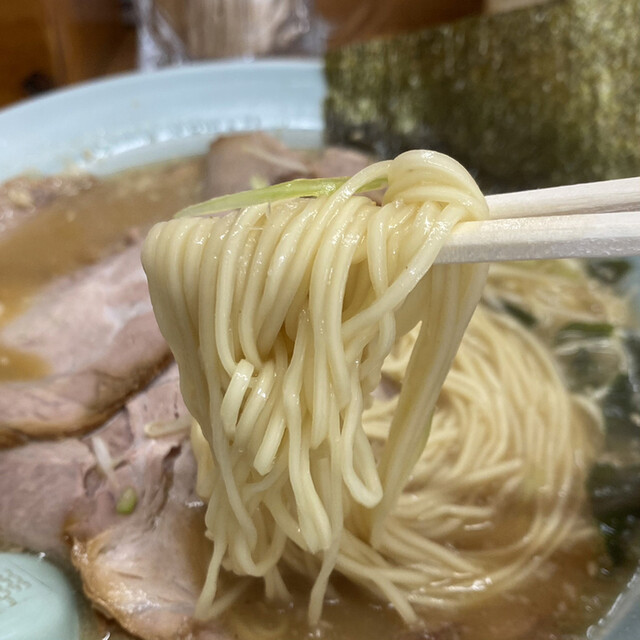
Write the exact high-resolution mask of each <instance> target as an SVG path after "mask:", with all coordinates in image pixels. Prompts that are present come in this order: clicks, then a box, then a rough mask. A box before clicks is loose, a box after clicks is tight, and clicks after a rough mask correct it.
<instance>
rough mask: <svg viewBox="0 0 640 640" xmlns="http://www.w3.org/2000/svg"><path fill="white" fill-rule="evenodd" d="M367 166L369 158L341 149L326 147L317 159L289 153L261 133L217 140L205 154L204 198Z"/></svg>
mask: <svg viewBox="0 0 640 640" xmlns="http://www.w3.org/2000/svg"><path fill="white" fill-rule="evenodd" d="M371 162H372V159H371V157H370V156H368V155H366V154H364V153H361V152H360V151H356V150H353V149H345V148H342V147H327V148H326V149H324V150H323V151H322V152H321V153H320V154H318V155H316V154H312V153H308V152H303V151H300V150H297V149H291V148H289V147H287V146H286V145H285V144H283V143H282V142H281V141H280V140H278V138H276V137H274V136H272V135H270V134H268V133H264V132H262V131H255V132H251V133H237V134H234V135H228V136H221V137H219V138H217V139H216V140H214V142H212V143H211V145H210V146H209V151H208V153H207V158H206V181H205V196H206V197H207V198H215V197H218V196H223V195H227V194H229V193H237V192H238V191H247V190H249V189H253V188H255V187H256V186H266V185H271V184H277V183H279V182H286V181H287V180H294V179H296V178H334V177H341V176H352V175H354V174H355V173H357V172H358V171H360V170H361V169H364V168H365V167H367V166H368V165H369V164H371Z"/></svg>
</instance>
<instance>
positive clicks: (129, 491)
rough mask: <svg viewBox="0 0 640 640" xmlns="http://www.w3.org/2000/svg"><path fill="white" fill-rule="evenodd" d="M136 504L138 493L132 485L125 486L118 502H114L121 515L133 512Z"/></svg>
mask: <svg viewBox="0 0 640 640" xmlns="http://www.w3.org/2000/svg"><path fill="white" fill-rule="evenodd" d="M137 504H138V494H137V493H136V492H135V489H133V488H132V487H127V488H126V489H125V490H124V491H123V492H122V495H121V496H120V498H119V499H118V502H117V503H116V511H117V512H118V513H120V514H122V515H123V516H128V515H129V514H130V513H133V510H134V509H135V508H136V505H137Z"/></svg>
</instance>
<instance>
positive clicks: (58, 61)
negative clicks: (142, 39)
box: [0, 0, 136, 106]
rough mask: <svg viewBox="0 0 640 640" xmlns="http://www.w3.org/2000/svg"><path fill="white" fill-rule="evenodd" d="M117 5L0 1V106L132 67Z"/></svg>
mask: <svg viewBox="0 0 640 640" xmlns="http://www.w3.org/2000/svg"><path fill="white" fill-rule="evenodd" d="M135 56H136V35H135V29H134V28H133V27H132V26H127V25H125V24H123V22H122V20H121V15H120V4H119V2H118V0H0V106H3V105H7V104H9V103H11V102H14V101H16V100H20V99H22V98H26V97H28V96H30V95H33V94H34V93H38V92H39V91H41V90H43V89H46V88H51V87H59V86H64V85H67V84H72V83H74V82H79V81H81V80H86V79H89V78H94V77H98V76H102V75H107V74H110V73H116V72H118V71H123V70H126V69H132V68H134V67H135Z"/></svg>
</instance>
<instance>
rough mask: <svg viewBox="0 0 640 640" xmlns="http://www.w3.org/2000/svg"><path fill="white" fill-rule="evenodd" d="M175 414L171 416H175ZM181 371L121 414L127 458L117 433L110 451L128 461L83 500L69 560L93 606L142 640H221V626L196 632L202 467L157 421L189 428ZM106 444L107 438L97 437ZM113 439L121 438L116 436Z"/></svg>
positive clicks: (202, 549) (71, 530) (202, 548)
mask: <svg viewBox="0 0 640 640" xmlns="http://www.w3.org/2000/svg"><path fill="white" fill-rule="evenodd" d="M172 407H174V409H172ZM186 415H187V414H186V410H185V409H184V405H182V401H181V399H180V394H179V388H178V380H177V369H176V368H175V367H172V368H171V369H170V373H169V374H167V376H164V381H163V382H162V383H161V384H158V385H155V386H154V387H152V388H151V389H150V390H149V391H148V392H145V393H143V394H140V395H139V396H136V398H134V399H132V400H131V401H130V402H129V403H128V404H127V408H126V413H125V412H123V414H122V417H123V418H124V419H126V424H127V431H128V432H129V433H130V434H131V436H130V442H129V444H128V446H126V447H125V448H124V450H123V445H122V439H121V437H120V436H117V434H119V433H122V428H118V429H115V430H113V431H111V435H110V436H109V438H108V440H107V439H106V440H105V444H107V445H108V448H109V452H110V454H111V455H112V456H114V455H115V456H117V457H119V458H121V459H122V462H120V464H118V465H117V466H116V468H115V469H114V474H113V479H112V481H111V483H110V484H111V485H113V484H115V485H117V490H116V491H114V490H113V487H112V486H109V483H108V482H106V481H105V480H101V482H100V484H99V486H98V488H97V489H95V490H94V491H89V492H87V493H86V494H85V495H84V496H83V497H81V498H80V499H79V500H77V501H76V503H75V505H74V507H73V509H72V511H71V513H70V515H69V517H68V519H67V534H68V535H69V536H70V538H71V540H72V552H71V557H72V561H73V564H74V566H75V567H76V569H77V570H78V571H79V573H80V576H81V579H82V585H83V589H84V591H85V593H86V595H87V596H88V597H89V598H90V600H91V601H92V603H93V604H94V606H96V608H98V609H99V610H100V611H101V612H102V613H103V614H105V615H106V616H108V617H110V618H113V619H114V620H116V621H117V622H118V623H119V624H120V625H121V626H122V627H123V628H124V629H125V630H127V631H129V632H130V633H132V634H134V635H136V636H139V637H140V638H144V639H145V640H180V639H184V640H186V639H189V640H216V639H220V638H225V637H228V634H225V632H224V630H223V629H222V628H221V627H220V626H219V623H216V622H213V623H209V624H208V625H206V626H204V627H203V626H199V625H198V624H197V623H196V622H195V621H194V620H193V612H194V608H195V603H196V600H197V598H198V595H199V593H200V590H201V588H202V585H203V584H204V579H205V572H206V568H207V565H208V561H209V558H210V556H211V544H210V542H209V541H208V540H207V539H206V538H205V535H204V505H203V503H202V501H201V500H200V499H199V498H198V496H197V495H196V494H195V482H196V463H195V460H194V457H193V454H192V452H191V446H190V444H189V441H188V438H186V435H185V431H183V432H182V435H176V436H167V437H161V438H157V439H153V438H149V437H147V436H146V435H145V426H146V425H148V424H149V423H150V422H152V421H160V422H164V421H169V420H171V419H173V418H174V417H176V416H177V418H178V420H181V419H184V417H185V416H186ZM97 435H98V437H100V434H99V433H98V434H97ZM114 436H115V437H114ZM129 488H131V489H133V491H134V492H135V495H136V496H137V504H136V506H135V508H134V510H133V511H132V512H131V513H130V514H128V515H120V514H118V513H117V511H116V504H117V496H118V495H121V494H122V491H124V490H127V489H129Z"/></svg>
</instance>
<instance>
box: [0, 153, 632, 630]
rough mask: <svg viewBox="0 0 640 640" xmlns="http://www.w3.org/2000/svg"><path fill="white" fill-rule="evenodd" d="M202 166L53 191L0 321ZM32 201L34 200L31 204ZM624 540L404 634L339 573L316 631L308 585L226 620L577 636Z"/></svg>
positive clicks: (5, 376) (245, 605) (4, 243)
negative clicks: (286, 598) (283, 600)
mask: <svg viewBox="0 0 640 640" xmlns="http://www.w3.org/2000/svg"><path fill="white" fill-rule="evenodd" d="M203 171H204V168H203V160H202V159H200V158H195V159H187V160H182V161H177V162H172V163H169V164H163V165H159V166H150V167H143V168H140V169H135V170H131V171H128V172H125V173H123V174H119V175H116V176H113V177H110V178H108V179H105V180H94V181H89V183H88V184H87V185H85V186H84V187H83V188H82V189H80V190H78V192H77V193H74V194H72V195H65V196H62V197H60V198H56V199H55V200H54V201H53V202H51V203H49V204H45V205H44V206H42V207H39V208H38V211H37V213H35V214H34V215H32V216H29V217H28V219H25V222H23V223H20V224H19V225H17V226H16V227H15V228H13V229H10V230H8V231H5V232H4V233H3V234H2V235H0V274H1V278H0V327H1V326H2V325H3V324H6V323H8V322H9V321H10V320H11V319H12V318H15V317H17V316H18V315H19V314H20V313H21V312H23V311H24V310H25V309H27V308H28V306H29V301H30V299H31V298H32V296H34V295H35V294H36V293H37V292H38V291H39V290H40V289H41V288H42V287H44V286H46V285H47V283H49V282H51V281H52V280H53V279H55V278H56V277H58V276H60V275H63V274H68V273H71V272H73V271H74V270H76V269H80V268H82V267H84V266H86V265H88V264H92V263H94V262H96V261H99V260H101V259H102V258H104V257H105V256H107V255H109V254H111V253H113V252H115V251H117V250H118V249H121V248H122V247H124V246H126V245H127V244H130V243H131V242H132V241H133V240H135V239H138V238H140V237H142V235H143V234H144V233H145V232H146V230H147V229H148V228H149V226H150V225H151V224H152V223H153V222H155V221H157V220H163V219H167V218H169V217H170V216H171V215H172V214H174V213H175V212H176V211H178V210H180V209H181V208H183V207H185V206H186V205H188V204H191V203H194V202H197V201H199V200H200V199H201V194H202V181H203ZM30 207H31V205H30V204H29V203H27V204H26V205H25V207H24V208H25V210H28V209H30ZM513 311H514V310H513V309H511V312H513ZM515 311H516V312H517V311H519V310H515ZM520 311H521V310H520ZM507 312H509V310H508V309H507ZM524 319H525V320H526V318H524ZM543 333H544V332H543ZM543 337H544V339H546V340H548V341H549V342H550V341H552V340H553V338H552V337H550V336H543ZM559 366H561V365H559ZM46 372H47V365H46V363H45V362H44V361H42V360H40V359H39V358H38V357H37V356H34V355H33V354H26V353H20V352H17V351H15V350H13V349H11V348H10V347H6V346H4V347H3V345H2V344H1V343H0V381H16V380H28V379H36V378H38V377H41V376H43V375H46ZM570 382H571V381H570ZM609 445H610V447H609V450H608V451H607V453H606V456H607V459H616V460H617V459H619V458H620V457H622V456H623V455H624V456H626V457H627V460H626V462H633V463H637V461H638V460H640V456H637V451H636V452H634V447H635V448H636V449H637V443H636V444H634V445H632V446H630V445H629V444H628V441H627V440H626V439H624V440H621V441H617V442H615V443H613V442H610V443H609ZM622 452H624V453H622ZM603 455H604V454H603ZM199 508H200V509H201V510H202V509H203V508H202V507H199ZM585 508H586V507H585ZM509 517H510V518H511V521H510V522H509V523H507V525H506V526H507V528H511V529H512V530H514V531H517V530H518V526H519V517H520V515H519V514H518V513H517V512H514V513H512V514H510V515H509ZM586 517H588V516H586ZM595 526H596V525H595V524H594V527H595ZM625 535H626V538H625V545H626V550H625V559H626V562H620V558H619V557H618V558H617V557H614V556H615V554H612V552H611V548H607V546H606V544H605V542H606V540H605V539H604V538H602V537H599V536H593V537H591V538H589V539H588V540H584V541H581V542H579V543H577V544H575V545H573V546H572V547H570V548H567V549H563V550H562V551H560V552H558V553H556V554H554V555H553V556H552V557H551V558H550V559H548V560H546V561H544V562H543V563H542V564H541V566H540V567H539V570H538V571H537V572H536V574H535V576H534V578H533V579H531V580H530V581H529V582H528V583H527V584H526V585H524V586H521V587H519V588H518V589H517V590H515V591H512V592H509V593H508V594H507V595H501V596H499V597H496V598H493V599H491V600H489V601H485V602H483V603H482V604H481V605H479V606H477V607H475V608H468V609H465V610H464V611H456V610H447V611H434V610H429V611H425V612H423V619H424V628H420V629H407V628H406V627H405V626H404V625H403V624H402V623H401V621H400V620H399V618H398V616H397V615H396V614H395V612H394V611H393V610H392V609H391V608H390V607H389V606H387V605H384V604H381V603H380V602H378V601H376V600H375V599H373V598H371V597H369V596H367V595H366V594H364V593H362V592H361V591H360V590H359V589H357V588H356V587H354V586H353V585H351V584H349V583H348V582H347V581H346V580H345V579H343V578H341V577H339V576H335V577H334V579H333V581H332V584H331V587H330V589H329V595H328V598H327V601H326V603H325V609H324V615H323V621H322V623H321V625H320V626H319V627H318V628H317V629H309V627H308V626H307V623H306V613H307V612H306V604H307V594H308V588H309V585H307V584H304V583H301V582H300V581H298V583H296V585H297V589H296V590H295V592H294V603H293V604H291V605H287V606H286V607H280V606H278V605H277V604H273V603H268V602H265V601H264V598H263V597H262V587H261V586H260V585H258V584H256V585H255V587H253V588H251V589H250V590H249V591H247V592H246V593H245V595H244V596H243V597H242V598H241V599H240V600H239V601H238V602H237V603H236V605H234V607H233V608H232V609H231V610H230V611H229V612H228V613H226V614H225V623H226V626H227V628H228V629H229V637H233V638H242V639H245V638H246V639H249V638H287V639H289V640H294V639H297V638H300V639H302V638H327V639H332V640H352V639H354V638H365V637H366V638H371V639H377V638H379V639H380V640H382V639H385V640H467V639H468V640H472V639H473V640H484V639H485V638H486V639H487V640H488V639H493V638H501V639H502V640H509V639H513V640H516V639H518V638H521V639H525V638H526V639H527V640H552V639H559V638H563V639H565V640H569V639H571V638H580V637H583V636H584V634H585V632H586V629H587V628H588V627H589V626H590V625H592V624H594V623H596V622H597V621H598V620H599V619H600V618H601V617H602V616H603V615H604V614H606V612H607V611H608V609H609V608H610V606H611V605H612V603H613V602H614V600H615V598H616V597H617V595H618V594H619V593H620V592H621V591H622V590H623V589H624V587H625V585H626V583H627V581H628V580H629V578H630V576H631V575H632V573H633V570H634V568H635V562H636V561H635V558H636V557H637V547H638V545H637V539H636V536H635V533H633V531H632V530H631V529H629V530H628V531H627V533H626V534H625ZM0 542H1V541H0ZM34 551H37V549H34ZM203 562H204V560H203ZM294 582H295V580H294ZM82 610H83V615H84V623H83V624H84V627H83V628H84V630H83V634H84V636H83V640H96V639H98V638H107V637H110V638H112V639H113V638H129V637H132V636H128V635H127V634H126V633H125V632H124V631H122V630H119V629H118V628H117V625H115V624H113V623H111V622H108V621H106V620H104V619H103V618H102V617H101V616H100V615H99V614H96V613H94V612H93V611H92V609H91V608H90V606H89V604H88V603H87V602H86V601H84V604H83V607H82ZM109 634H110V635H109Z"/></svg>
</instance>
